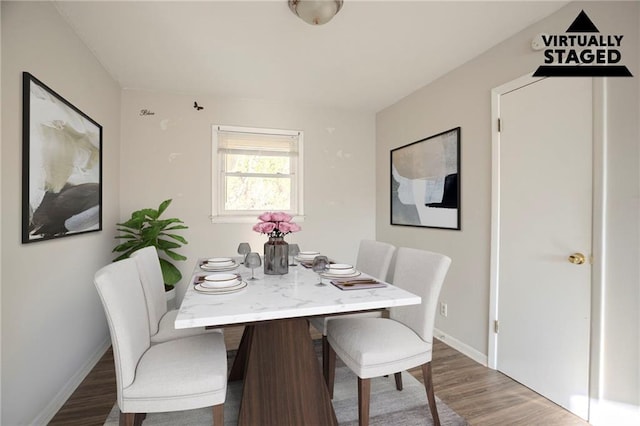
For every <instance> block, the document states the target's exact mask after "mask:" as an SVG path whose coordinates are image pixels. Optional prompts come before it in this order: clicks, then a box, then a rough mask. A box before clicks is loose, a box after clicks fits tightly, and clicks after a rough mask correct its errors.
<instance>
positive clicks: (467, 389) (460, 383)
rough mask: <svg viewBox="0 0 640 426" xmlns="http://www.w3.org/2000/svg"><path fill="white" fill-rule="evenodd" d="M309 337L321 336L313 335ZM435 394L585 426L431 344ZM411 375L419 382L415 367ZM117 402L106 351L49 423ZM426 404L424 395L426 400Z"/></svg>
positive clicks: (472, 415) (499, 413)
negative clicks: (432, 347) (432, 346)
mask: <svg viewBox="0 0 640 426" xmlns="http://www.w3.org/2000/svg"><path fill="white" fill-rule="evenodd" d="M312 334H313V336H314V338H317V337H320V336H319V335H317V334H315V333H312ZM241 335H242V327H232V328H226V329H225V341H226V344H227V348H228V349H236V348H237V347H238V344H239V342H240V337H241ZM432 365H433V382H434V387H435V390H436V395H437V396H438V397H439V398H440V399H442V400H443V401H444V402H445V403H446V404H447V405H449V407H451V408H452V409H453V410H454V411H455V412H457V413H458V414H460V415H461V416H463V417H464V418H465V419H466V420H467V422H469V424H470V425H474V426H475V425H478V426H481V425H486V426H494V425H510V426H511V425H527V426H528V425H545V426H551V425H558V426H561V425H562V426H564V425H588V423H586V422H585V421H583V420H581V419H579V418H578V417H576V416H574V415H573V414H571V413H569V412H567V411H565V410H564V409H562V408H560V407H559V406H557V405H556V404H554V403H552V402H550V401H548V400H547V399H545V398H543V397H541V396H540V395H538V394H537V393H535V392H533V391H531V390H529V389H528V388H526V387H524V386H522V385H520V384H519V383H517V382H515V381H513V380H512V379H510V378H509V377H507V376H505V375H503V374H502V373H499V372H497V371H494V370H490V369H488V368H486V367H483V366H482V365H480V364H478V363H476V362H475V361H473V360H471V359H470V358H468V357H466V356H465V355H462V354H461V353H460V352H458V351H456V350H455V349H452V348H451V347H449V346H447V345H445V344H444V343H442V342H440V341H438V340H434V352H433V361H432ZM411 374H412V375H413V376H414V377H416V378H417V379H418V380H420V381H422V373H421V371H420V369H419V368H418V369H415V370H411ZM115 401H116V380H115V372H114V368H113V353H112V352H111V349H109V350H108V351H107V352H106V353H105V355H104V356H103V357H102V359H100V361H99V362H98V364H97V365H96V366H95V367H94V368H93V370H92V371H91V372H90V373H89V375H88V376H87V377H86V378H85V380H84V381H83V382H82V383H81V384H80V386H79V387H78V389H76V391H75V392H74V393H73V395H71V397H70V398H69V400H68V401H67V402H66V403H65V405H64V406H63V407H62V408H61V409H60V411H58V413H57V414H56V416H55V417H54V418H53V419H52V421H51V422H50V423H49V425H53V426H58V425H59V426H76V425H77V426H94V425H95V426H102V424H104V421H105V419H106V418H107V415H108V414H109V412H110V411H111V408H112V407H113V404H115ZM425 402H426V396H425Z"/></svg>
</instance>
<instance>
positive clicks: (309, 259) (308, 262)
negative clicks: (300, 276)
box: [293, 251, 320, 268]
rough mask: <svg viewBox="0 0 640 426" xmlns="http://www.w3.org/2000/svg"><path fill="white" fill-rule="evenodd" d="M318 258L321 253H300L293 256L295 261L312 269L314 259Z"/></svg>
mask: <svg viewBox="0 0 640 426" xmlns="http://www.w3.org/2000/svg"><path fill="white" fill-rule="evenodd" d="M317 256H320V252H319V251H298V254H297V255H295V256H293V260H294V261H298V262H300V264H301V265H302V266H304V267H305V268H311V266H312V265H313V259H315V258H316V257H317Z"/></svg>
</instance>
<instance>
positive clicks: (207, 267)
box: [200, 262, 238, 272]
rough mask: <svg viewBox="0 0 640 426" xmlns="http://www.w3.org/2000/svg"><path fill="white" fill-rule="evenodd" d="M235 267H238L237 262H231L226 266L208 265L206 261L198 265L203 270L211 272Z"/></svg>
mask: <svg viewBox="0 0 640 426" xmlns="http://www.w3.org/2000/svg"><path fill="white" fill-rule="evenodd" d="M237 267H238V264H237V263H236V262H231V264H230V265H228V266H210V265H208V264H206V263H203V264H201V265H200V269H202V270H204V271H211V272H223V271H232V270H234V269H236V268H237Z"/></svg>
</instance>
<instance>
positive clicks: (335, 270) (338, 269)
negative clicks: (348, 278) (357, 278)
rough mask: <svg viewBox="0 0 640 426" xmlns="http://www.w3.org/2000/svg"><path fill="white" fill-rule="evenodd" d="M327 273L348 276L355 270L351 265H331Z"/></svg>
mask: <svg viewBox="0 0 640 426" xmlns="http://www.w3.org/2000/svg"><path fill="white" fill-rule="evenodd" d="M327 272H328V273H330V274H335V275H345V274H347V275H348V274H353V273H354V272H356V270H355V268H354V267H353V265H347V264H346V263H332V264H330V265H329V269H328V270H327Z"/></svg>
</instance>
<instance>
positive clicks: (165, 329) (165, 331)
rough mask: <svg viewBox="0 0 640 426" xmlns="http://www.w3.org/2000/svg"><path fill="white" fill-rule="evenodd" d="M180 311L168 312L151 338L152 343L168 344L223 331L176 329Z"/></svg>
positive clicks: (197, 328) (199, 328)
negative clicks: (172, 341)
mask: <svg viewBox="0 0 640 426" xmlns="http://www.w3.org/2000/svg"><path fill="white" fill-rule="evenodd" d="M177 315H178V310H177V309H174V310H171V311H168V312H167V313H166V314H164V315H163V316H162V318H161V319H160V323H159V324H158V332H157V333H156V334H154V335H153V336H151V343H153V344H155V343H161V342H168V341H169V340H174V339H180V338H182V337H189V336H197V335H199V334H204V333H221V332H222V329H217V328H216V329H208V330H207V329H205V328H204V327H194V328H178V329H176V328H175V326H174V324H175V322H176V316H177Z"/></svg>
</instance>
